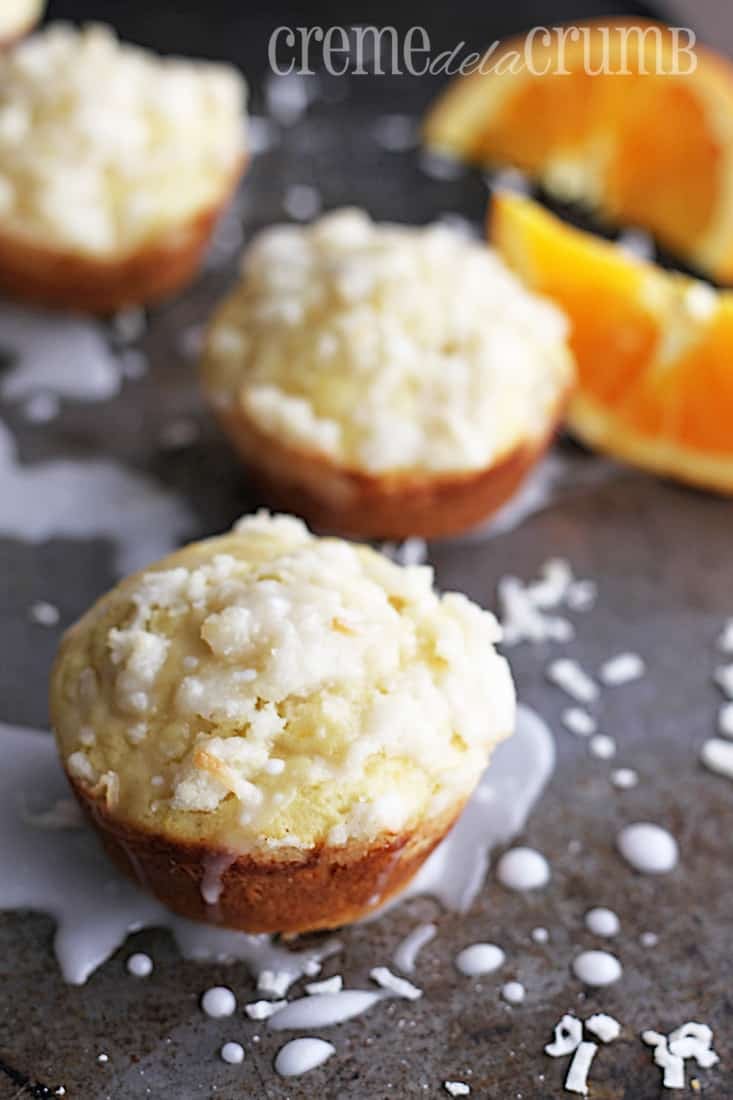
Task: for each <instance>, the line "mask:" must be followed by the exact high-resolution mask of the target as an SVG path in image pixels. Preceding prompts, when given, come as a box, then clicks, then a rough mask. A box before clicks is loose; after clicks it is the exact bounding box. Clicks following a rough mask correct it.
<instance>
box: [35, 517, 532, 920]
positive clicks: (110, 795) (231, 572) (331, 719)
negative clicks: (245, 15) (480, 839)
mask: <svg viewBox="0 0 733 1100" xmlns="http://www.w3.org/2000/svg"><path fill="white" fill-rule="evenodd" d="M498 634H499V631H498V627H497V624H496V621H495V619H494V618H493V616H492V615H491V614H489V613H488V612H487V611H483V610H481V609H480V608H478V607H477V606H475V605H474V604H472V603H471V602H470V601H469V600H468V599H466V598H465V597H464V596H462V595H458V594H454V593H450V594H447V595H444V596H442V597H439V596H438V595H436V594H435V592H434V591H433V588H432V572H431V570H430V569H429V568H426V567H420V566H412V567H407V568H405V567H401V566H399V565H395V564H394V563H392V562H391V561H389V560H388V559H387V558H385V557H384V556H382V555H381V554H378V553H377V552H375V551H374V550H372V549H370V548H369V547H367V546H359V545H356V544H351V543H347V542H342V541H340V540H338V539H333V538H330V539H326V538H317V537H315V536H314V535H312V534H310V533H309V531H308V529H307V528H306V527H305V525H304V524H303V523H302V521H300V520H298V519H295V518H293V517H289V516H270V515H268V514H267V513H258V514H257V515H255V516H251V517H248V518H246V519H243V520H241V521H240V522H239V523H238V524H237V525H236V527H235V528H234V530H233V531H232V532H231V533H230V534H227V535H224V536H221V537H218V538H213V539H209V540H207V541H205V542H198V543H194V544H192V545H190V546H187V547H185V548H184V549H182V550H180V551H179V552H177V553H175V554H172V555H171V556H170V557H167V558H165V559H163V561H161V562H158V563H157V564H156V565H154V566H152V567H151V568H150V569H148V570H147V571H145V572H143V573H138V574H136V575H134V576H132V577H129V578H127V579H126V580H124V581H123V582H122V583H121V584H119V585H118V586H117V587H116V588H115V589H113V591H112V592H110V593H109V594H108V595H107V596H105V597H103V598H102V599H101V600H100V601H99V602H98V603H97V604H96V605H95V606H94V607H93V608H92V609H91V610H90V611H89V612H88V613H87V614H86V615H85V616H84V617H83V618H82V619H81V620H80V621H79V622H78V623H77V624H76V625H75V626H73V627H72V628H71V630H69V632H68V633H67V634H66V636H65V638H64V640H63V642H62V644H61V648H60V651H59V655H58V657H57V660H56V664H55V667H54V671H53V676H52V685H51V711H52V718H53V724H54V729H55V732H56V737H57V740H58V746H59V750H60V753H61V757H62V759H63V764H64V767H65V769H66V772H67V774H68V777H69V780H70V782H71V785H72V787H73V789H74V791H75V793H76V795H77V797H78V799H79V801H80V803H81V805H82V807H83V808H84V809H85V811H86V812H87V814H88V816H89V819H90V821H91V822H92V824H93V825H94V826H95V828H96V829H97V830H98V831H99V833H100V835H101V837H102V840H103V842H104V845H105V847H106V849H107V851H108V853H109V855H110V856H111V857H112V859H113V860H114V861H115V862H116V863H117V864H118V866H119V867H120V868H122V870H124V871H125V872H127V874H128V875H130V876H131V877H133V878H134V879H136V880H137V881H138V882H139V883H140V885H142V886H144V887H145V888H147V889H149V890H151V891H152V892H153V893H154V894H155V895H156V896H157V897H158V898H159V899H160V900H161V901H162V902H164V904H165V905H167V906H169V908H171V909H173V910H174V911H176V912H178V913H181V914H183V915H184V916H186V917H190V918H193V919H196V920H204V921H211V922H215V923H219V924H222V925H225V926H227V927H230V928H239V929H242V930H244V931H247V932H276V931H278V932H302V931H306V930H310V929H318V928H327V927H334V926H337V925H339V924H343V923H346V922H349V921H353V920H356V919H357V918H359V917H362V916H364V915H365V914H367V913H368V912H370V911H371V910H372V909H374V908H376V907H378V906H380V905H382V904H383V903H384V902H385V901H386V900H387V899H388V898H389V897H390V896H392V895H393V894H395V893H396V892H397V891H399V890H400V889H401V888H402V887H403V886H404V885H405V884H406V883H407V881H408V880H409V879H410V878H411V877H412V875H413V874H414V873H415V872H416V871H417V869H418V868H419V866H420V865H421V864H422V862H423V861H424V860H425V858H426V857H427V856H428V855H429V853H430V852H431V851H432V850H433V848H434V847H435V846H436V844H438V842H439V841H440V840H441V839H442V838H443V836H445V834H446V832H447V831H448V830H449V829H450V827H451V825H452V824H453V822H454V821H455V819H456V818H457V816H458V815H459V814H460V812H461V810H462V808H463V806H464V805H465V803H466V801H467V799H468V798H469V796H470V794H471V792H472V791H473V789H474V787H475V786H476V783H477V782H478V780H479V778H480V776H481V774H482V772H483V771H484V769H485V767H486V764H487V760H488V758H489V754H490V752H491V750H492V748H493V746H494V745H495V744H496V743H497V742H499V741H500V740H501V739H502V738H504V737H506V736H507V735H508V734H510V733H511V731H512V729H513V722H514V690H513V686H512V680H511V676H510V673H509V670H508V666H507V664H506V662H505V660H504V658H503V657H500V656H499V655H498V654H497V653H496V652H495V651H494V648H493V643H494V642H495V641H496V640H497V638H498Z"/></svg>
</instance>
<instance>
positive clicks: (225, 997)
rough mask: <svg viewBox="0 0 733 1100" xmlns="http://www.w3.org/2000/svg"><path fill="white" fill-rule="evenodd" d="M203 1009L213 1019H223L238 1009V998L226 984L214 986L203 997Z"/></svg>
mask: <svg viewBox="0 0 733 1100" xmlns="http://www.w3.org/2000/svg"><path fill="white" fill-rule="evenodd" d="M201 1011H202V1012H204V1013H205V1014H206V1015H207V1016H211V1018H212V1020H222V1019H224V1017H225V1016H233V1015H234V1013H235V1012H236V1011H237V998H236V997H235V996H234V994H233V993H232V991H231V989H228V988H227V987H226V986H225V985H215V986H212V987H211V989H207V990H206V992H205V993H204V994H203V995H202V997H201Z"/></svg>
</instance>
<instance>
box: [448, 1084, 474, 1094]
mask: <svg viewBox="0 0 733 1100" xmlns="http://www.w3.org/2000/svg"><path fill="white" fill-rule="evenodd" d="M443 1088H444V1089H445V1091H446V1092H447V1093H448V1095H449V1096H468V1095H469V1093H470V1092H471V1087H470V1085H467V1084H466V1083H465V1081H444V1082H443Z"/></svg>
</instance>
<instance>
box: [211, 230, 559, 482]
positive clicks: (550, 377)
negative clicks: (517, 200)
mask: <svg viewBox="0 0 733 1100" xmlns="http://www.w3.org/2000/svg"><path fill="white" fill-rule="evenodd" d="M565 336H566V323H565V320H564V317H563V316H562V314H561V313H560V312H559V311H558V310H557V309H556V308H555V307H554V306H553V305H551V304H550V303H548V302H545V301H543V300H541V299H539V298H536V297H534V296H533V295H532V294H531V293H529V292H528V291H527V290H525V289H524V288H523V287H522V285H521V284H520V282H519V281H518V280H517V279H516V278H515V277H514V275H512V274H511V273H510V272H509V271H508V269H507V268H505V267H504V265H503V263H502V262H501V260H500V259H499V258H498V257H497V256H496V255H495V254H494V253H493V252H492V251H491V250H490V249H489V248H488V247H487V246H486V245H484V244H481V243H479V242H477V241H471V240H468V239H466V237H465V235H463V234H461V233H459V232H457V231H456V230H454V229H451V228H449V227H447V226H445V225H442V224H435V225H432V226H428V227H426V228H415V227H409V226H398V225H378V224H375V223H374V222H372V221H371V219H370V218H369V217H368V216H367V215H366V214H365V213H363V212H361V211H359V210H352V209H346V210H340V211H337V212H335V213H332V214H329V215H327V216H325V217H323V218H321V219H320V220H318V221H316V222H314V223H313V224H311V225H309V226H306V227H302V226H276V227H274V228H271V229H268V230H266V231H265V232H263V233H261V234H260V235H259V236H258V237H257V238H256V240H255V241H254V242H253V244H252V245H251V247H250V248H249V250H248V252H247V253H246V255H245V258H244V262H243V268H242V279H241V283H240V285H239V287H238V288H237V289H236V290H235V292H234V293H233V295H232V296H231V297H230V298H229V299H228V300H227V301H226V302H225V304H224V305H223V307H222V308H221V310H220V311H219V314H218V316H217V318H216V320H215V323H214V326H213V328H212V330H211V332H210V336H209V341H208V348H207V353H206V361H205V365H204V376H205V381H206V384H207V389H208V391H209V393H210V394H211V397H212V399H213V400H215V401H216V402H217V403H218V404H219V406H220V407H225V406H226V405H229V406H239V407H241V409H242V410H243V411H244V413H245V414H246V415H247V417H248V418H249V419H250V420H252V421H253V422H254V423H255V424H256V426H257V427H258V428H259V429H260V430H261V431H263V432H264V433H266V434H269V435H272V436H274V437H278V438H284V439H285V440H286V441H287V442H289V443H290V444H291V445H292V446H294V447H296V448H301V449H306V450H308V451H314V452H317V453H319V454H321V455H323V456H326V457H328V458H330V459H333V460H336V461H338V462H339V463H341V464H345V465H347V466H349V467H353V468H356V469H361V470H365V471H369V472H374V473H380V472H384V471H392V470H414V469H427V470H433V471H462V470H473V469H481V468H483V467H485V466H488V465H490V464H491V463H492V462H493V461H494V460H495V459H498V458H499V457H500V456H502V455H504V454H506V453H508V452H509V451H511V450H512V448H513V447H514V446H516V445H517V444H518V443H520V442H522V441H525V440H527V439H529V440H533V439H534V440H536V439H539V438H540V437H542V436H543V435H544V434H545V433H546V432H547V431H548V429H549V427H550V422H551V420H552V418H553V417H554V415H555V413H556V411H557V407H558V404H559V401H560V400H561V398H562V395H563V394H564V392H565V390H566V388H567V386H568V384H569V382H570V380H571V377H572V370H573V368H572V361H571V356H570V353H569V351H568V349H567V347H566V344H565Z"/></svg>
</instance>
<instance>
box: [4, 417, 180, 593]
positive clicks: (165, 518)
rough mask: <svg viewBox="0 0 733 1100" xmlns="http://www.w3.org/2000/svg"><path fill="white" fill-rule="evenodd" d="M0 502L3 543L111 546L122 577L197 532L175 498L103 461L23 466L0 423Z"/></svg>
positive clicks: (140, 478) (134, 475)
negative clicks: (96, 542)
mask: <svg viewBox="0 0 733 1100" xmlns="http://www.w3.org/2000/svg"><path fill="white" fill-rule="evenodd" d="M0 500H2V502H3V507H2V514H1V515H0V535H7V536H9V537H11V538H18V539H23V540H24V541H26V542H44V541H45V540H46V539H53V538H77V539H88V538H94V537H98V538H109V539H110V540H111V541H112V542H113V543H114V545H115V548H116V550H117V566H118V569H119V571H120V573H121V574H124V573H131V572H134V571H135V570H137V569H140V568H142V567H143V566H144V565H148V564H149V563H150V562H151V561H155V560H156V559H157V558H159V557H162V556H163V555H164V554H167V553H169V552H170V551H171V550H172V549H173V548H174V547H175V546H176V544H177V543H178V542H179V541H180V539H181V538H183V537H184V536H185V535H186V534H187V533H190V532H191V531H192V530H193V529H194V527H195V520H194V517H193V515H192V514H191V512H190V511H189V509H188V507H187V506H186V505H185V504H184V503H182V502H181V501H179V500H178V499H177V498H176V497H175V496H174V494H173V493H170V492H168V491H167V490H166V489H164V488H162V487H161V486H160V485H158V484H157V483H156V482H155V481H153V480H152V479H151V478H148V477H145V476H144V475H143V474H140V473H136V472H133V471H131V470H126V469H125V468H124V467H122V466H119V465H117V463H114V462H110V461H108V460H107V459H88V460H80V459H59V460H58V461H55V462H41V463H36V464H34V465H30V466H23V465H21V464H20V463H19V462H18V460H17V457H16V451H15V443H14V440H13V437H12V435H11V434H10V432H9V431H8V429H7V428H6V427H5V426H4V425H3V424H2V423H0ZM69 501H74V507H73V508H70V507H69ZM30 502H32V506H31V505H30Z"/></svg>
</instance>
